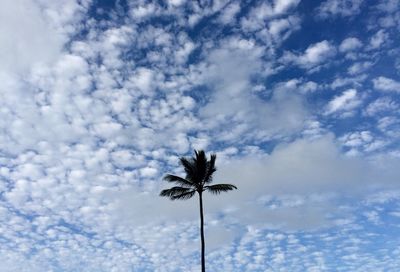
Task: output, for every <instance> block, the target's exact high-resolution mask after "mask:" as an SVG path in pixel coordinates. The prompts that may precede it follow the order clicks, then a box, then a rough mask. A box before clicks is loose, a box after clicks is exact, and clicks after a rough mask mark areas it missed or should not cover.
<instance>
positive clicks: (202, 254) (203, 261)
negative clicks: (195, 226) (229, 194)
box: [199, 193, 206, 272]
mask: <svg viewBox="0 0 400 272" xmlns="http://www.w3.org/2000/svg"><path fill="white" fill-rule="evenodd" d="M199 201H200V238H201V272H206V261H205V242H204V215H203V195H202V193H199Z"/></svg>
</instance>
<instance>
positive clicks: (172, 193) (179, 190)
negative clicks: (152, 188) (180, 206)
mask: <svg viewBox="0 0 400 272" xmlns="http://www.w3.org/2000/svg"><path fill="white" fill-rule="evenodd" d="M189 191H192V189H190V188H185V187H179V186H175V187H172V188H169V189H164V190H162V191H161V192H160V196H165V197H169V198H170V199H172V200H174V199H173V198H174V197H176V196H179V195H182V194H185V193H187V192H189Z"/></svg>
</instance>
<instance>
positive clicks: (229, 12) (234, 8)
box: [219, 2, 240, 24]
mask: <svg viewBox="0 0 400 272" xmlns="http://www.w3.org/2000/svg"><path fill="white" fill-rule="evenodd" d="M238 12H240V2H232V3H231V4H229V5H228V6H227V7H226V8H225V9H224V10H223V11H222V13H221V15H220V17H219V19H220V21H221V22H222V23H224V24H230V23H232V22H234V20H235V16H236V15H237V13H238Z"/></svg>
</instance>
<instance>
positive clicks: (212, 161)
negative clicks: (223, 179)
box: [204, 154, 217, 183]
mask: <svg viewBox="0 0 400 272" xmlns="http://www.w3.org/2000/svg"><path fill="white" fill-rule="evenodd" d="M216 160H217V155H216V154H211V158H210V161H208V162H207V171H206V175H205V177H204V182H205V183H210V182H211V181H212V178H213V177H212V175H213V174H214V172H215V171H217V168H216V167H215V161H216Z"/></svg>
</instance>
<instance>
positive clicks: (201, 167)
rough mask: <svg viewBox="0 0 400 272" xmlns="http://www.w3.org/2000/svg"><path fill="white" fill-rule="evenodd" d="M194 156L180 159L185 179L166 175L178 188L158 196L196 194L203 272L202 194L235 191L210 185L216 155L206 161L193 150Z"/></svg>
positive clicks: (173, 198) (233, 186)
mask: <svg viewBox="0 0 400 272" xmlns="http://www.w3.org/2000/svg"><path fill="white" fill-rule="evenodd" d="M194 153H195V156H194V157H192V158H189V159H188V158H184V157H182V158H180V162H181V164H182V166H183V168H184V170H185V172H186V177H185V178H182V177H178V176H175V175H166V176H165V177H164V180H166V181H168V182H174V183H176V184H177V185H179V186H175V187H172V188H170V189H165V190H162V191H161V193H160V196H165V197H169V198H170V199H171V200H186V199H189V198H192V197H193V196H194V195H195V194H196V192H197V193H198V194H199V203H200V238H201V271H202V272H205V271H206V268H205V242H204V215H203V192H204V191H209V192H210V193H212V194H215V195H218V194H220V193H222V192H227V191H230V190H233V189H237V188H236V186H235V185H232V184H214V185H210V184H211V182H212V179H213V174H214V172H215V171H216V170H217V168H216V167H215V160H216V159H217V155H215V154H211V157H210V160H208V159H207V157H206V154H205V153H204V151H203V150H199V151H197V150H195V151H194Z"/></svg>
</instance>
